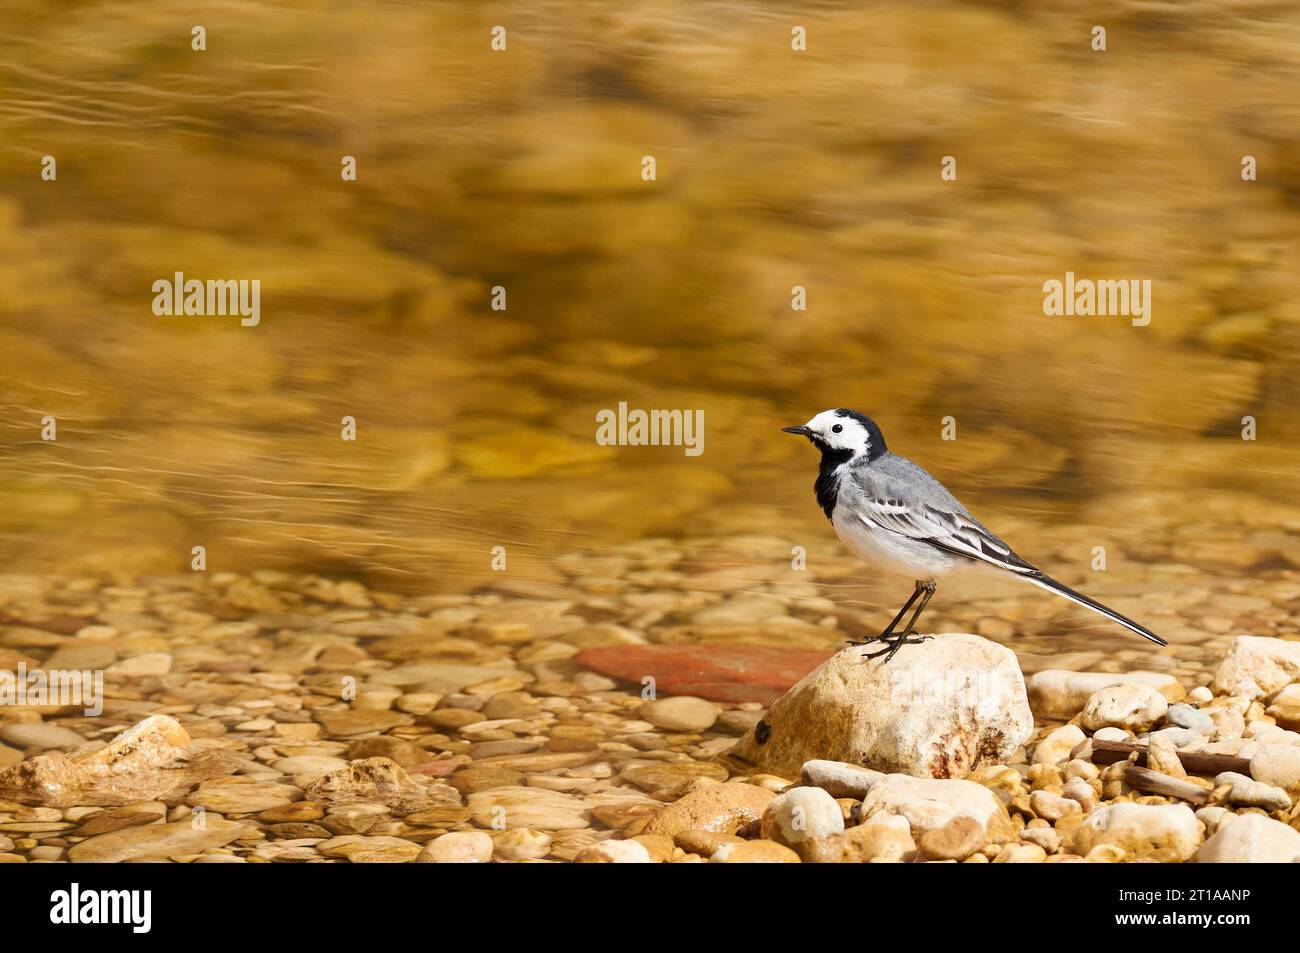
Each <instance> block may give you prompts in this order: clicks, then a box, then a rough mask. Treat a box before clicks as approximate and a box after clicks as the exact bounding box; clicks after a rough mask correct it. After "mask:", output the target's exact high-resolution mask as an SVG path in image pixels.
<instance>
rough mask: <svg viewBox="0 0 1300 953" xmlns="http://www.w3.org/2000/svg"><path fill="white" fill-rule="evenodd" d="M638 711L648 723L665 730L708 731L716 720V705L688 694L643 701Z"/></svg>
mask: <svg viewBox="0 0 1300 953" xmlns="http://www.w3.org/2000/svg"><path fill="white" fill-rule="evenodd" d="M639 712H640V715H641V717H642V718H644V719H645V720H646V721H648V722H650V724H652V725H654V726H655V727H657V728H662V729H664V730H665V731H684V732H700V731H708V730H709V729H710V728H712V727H713V723H714V722H715V721H717V720H718V706H717V705H715V704H713V702H711V701H706V700H705V699H703V698H693V697H691V696H690V695H674V696H672V697H670V698H658V699H655V700H654V701H651V702H645V703H643V704H642V705H641V707H640V709H639Z"/></svg>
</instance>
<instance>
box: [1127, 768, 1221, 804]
mask: <svg viewBox="0 0 1300 953" xmlns="http://www.w3.org/2000/svg"><path fill="white" fill-rule="evenodd" d="M1124 783H1125V784H1127V785H1128V786H1129V787H1131V788H1137V789H1138V790H1139V791H1145V792H1147V793H1148V794H1162V795H1164V796H1165V797H1176V798H1178V799H1179V800H1182V801H1187V802H1189V803H1191V804H1195V805H1196V806H1197V807H1200V806H1201V805H1202V804H1205V803H1207V802H1208V801H1209V800H1210V792H1209V791H1207V790H1206V789H1205V788H1203V787H1200V786H1198V785H1195V784H1193V783H1192V782H1191V781H1184V780H1183V779H1182V778H1175V777H1173V776H1172V775H1168V774H1161V773H1160V772H1159V771H1152V770H1151V769H1150V768H1139V767H1138V766H1137V765H1136V764H1130V765H1129V766H1128V767H1127V768H1125V769H1124Z"/></svg>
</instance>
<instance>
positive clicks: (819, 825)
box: [762, 787, 844, 847]
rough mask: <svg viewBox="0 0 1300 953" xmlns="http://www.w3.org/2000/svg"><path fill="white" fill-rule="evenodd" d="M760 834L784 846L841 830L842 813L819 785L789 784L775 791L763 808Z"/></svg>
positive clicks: (834, 801)
mask: <svg viewBox="0 0 1300 953" xmlns="http://www.w3.org/2000/svg"><path fill="white" fill-rule="evenodd" d="M762 832H763V834H762V836H763V837H764V838H766V839H767V840H774V841H776V842H777V843H778V844H785V845H786V846H787V847H797V846H798V845H799V844H802V843H803V842H804V841H807V840H813V839H816V838H819V837H830V836H832V835H834V834H842V833H843V832H844V813H843V811H841V810H840V806H839V804H838V803H837V802H836V800H835V798H833V797H831V796H830V794H828V793H827V792H826V791H823V790H822V789H821V788H814V787H799V788H791V789H790V790H789V791H786V792H785V793H784V794H778V795H777V796H776V797H774V798H773V799H772V800H771V802H770V803H769V804H768V805H767V809H766V810H765V811H764V812H763V823H762Z"/></svg>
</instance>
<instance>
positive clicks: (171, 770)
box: [0, 715, 237, 807]
mask: <svg viewBox="0 0 1300 953" xmlns="http://www.w3.org/2000/svg"><path fill="white" fill-rule="evenodd" d="M236 763H237V762H236V760H235V758H234V756H233V755H232V754H231V753H230V752H228V751H225V750H222V749H219V748H213V747H210V746H208V745H207V744H205V743H204V742H201V741H200V742H195V741H192V740H191V738H190V736H189V734H188V733H187V732H186V731H185V729H184V728H182V727H181V725H180V723H179V722H177V721H176V720H175V719H174V718H169V717H168V716H166V715H152V716H150V717H148V718H146V719H144V720H143V721H141V722H139V723H138V724H135V725H133V726H131V727H130V728H128V729H127V730H126V731H124V732H122V733H121V734H120V735H118V736H117V737H116V738H114V739H113V740H112V741H110V742H109V743H108V744H107V745H106V746H105V747H103V748H100V749H99V750H98V751H94V752H90V753H88V754H82V755H77V756H76V757H72V758H69V757H67V756H66V755H63V754H59V753H52V754H44V755H38V756H37V757H35V758H31V759H30V760H27V761H20V762H19V763H17V764H13V765H10V766H9V767H8V768H6V769H4V770H3V771H0V798H3V799H7V800H11V801H18V802H19V803H22V804H38V805H43V806H47V807H73V806H97V807H116V806H118V805H122V804H130V803H132V802H134V801H153V800H159V799H162V798H165V797H166V796H167V795H169V794H171V793H172V792H174V791H179V790H183V789H185V788H188V787H190V786H192V785H194V784H196V783H198V782H199V781H204V780H207V779H208V778H212V777H218V776H221V775H227V774H230V773H231V772H232V771H233V770H234V768H235V765H236Z"/></svg>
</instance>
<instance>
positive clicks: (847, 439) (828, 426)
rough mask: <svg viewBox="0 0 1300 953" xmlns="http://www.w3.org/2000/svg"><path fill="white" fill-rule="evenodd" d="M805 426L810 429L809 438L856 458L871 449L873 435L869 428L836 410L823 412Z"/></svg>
mask: <svg viewBox="0 0 1300 953" xmlns="http://www.w3.org/2000/svg"><path fill="white" fill-rule="evenodd" d="M804 426H805V427H806V428H807V429H808V436H810V437H812V438H813V439H814V440H816V441H818V442H819V443H822V444H825V445H826V446H828V447H830V448H831V449H832V450H848V451H850V452H851V453H852V454H853V455H854V456H855V457H856V456H857V455H858V454H865V453H867V452H868V451H869V450H870V449H871V435H870V434H868V433H867V428H866V427H864V426H862V424H860V423H858V422H857V421H856V420H854V419H853V418H852V417H845V416H843V415H842V414H840V413H838V412H836V411H834V410H823V411H822V412H821V413H820V414H818V415H817V416H816V417H814V418H813V419H812V420H810V421H808V422H807V423H806V424H804Z"/></svg>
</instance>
